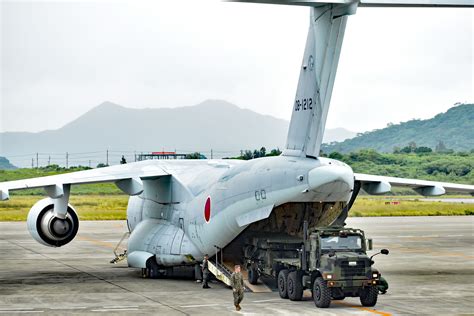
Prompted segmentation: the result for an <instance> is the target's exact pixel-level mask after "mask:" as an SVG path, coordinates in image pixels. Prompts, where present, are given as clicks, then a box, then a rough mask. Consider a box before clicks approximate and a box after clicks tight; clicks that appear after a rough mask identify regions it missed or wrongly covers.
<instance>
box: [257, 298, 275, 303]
mask: <svg viewBox="0 0 474 316" xmlns="http://www.w3.org/2000/svg"><path fill="white" fill-rule="evenodd" d="M273 301H281V298H273V299H270V300H259V301H252V303H265V302H273Z"/></svg>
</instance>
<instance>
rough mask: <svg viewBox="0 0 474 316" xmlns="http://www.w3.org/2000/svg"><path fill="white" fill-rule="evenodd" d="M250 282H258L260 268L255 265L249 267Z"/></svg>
mask: <svg viewBox="0 0 474 316" xmlns="http://www.w3.org/2000/svg"><path fill="white" fill-rule="evenodd" d="M248 272H249V283H250V284H253V285H255V284H257V283H258V270H257V269H256V268H255V267H252V266H251V267H250V268H249V271H248Z"/></svg>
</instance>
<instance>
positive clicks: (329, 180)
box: [308, 165, 354, 200]
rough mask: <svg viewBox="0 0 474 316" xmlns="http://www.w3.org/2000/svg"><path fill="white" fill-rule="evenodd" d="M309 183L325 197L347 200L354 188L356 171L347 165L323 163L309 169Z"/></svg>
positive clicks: (312, 189)
mask: <svg viewBox="0 0 474 316" xmlns="http://www.w3.org/2000/svg"><path fill="white" fill-rule="evenodd" d="M308 185H309V189H310V190H311V191H314V192H316V193H319V194H320V195H321V196H322V197H324V198H332V199H334V200H345V199H346V197H347V196H350V193H351V192H352V189H353V188H354V172H353V171H352V169H351V168H350V167H349V166H347V165H323V166H320V167H316V168H314V169H312V170H310V171H309V173H308Z"/></svg>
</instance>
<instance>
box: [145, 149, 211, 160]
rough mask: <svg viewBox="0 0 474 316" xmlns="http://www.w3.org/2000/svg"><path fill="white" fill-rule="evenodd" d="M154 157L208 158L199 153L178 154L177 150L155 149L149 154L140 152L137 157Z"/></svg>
mask: <svg viewBox="0 0 474 316" xmlns="http://www.w3.org/2000/svg"><path fill="white" fill-rule="evenodd" d="M152 159H206V157H205V156H204V155H201V154H199V153H193V154H177V153H176V152H175V151H154V152H152V153H149V154H139V155H138V157H137V160H138V161H143V160H152Z"/></svg>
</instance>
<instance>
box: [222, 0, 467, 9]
mask: <svg viewBox="0 0 474 316" xmlns="http://www.w3.org/2000/svg"><path fill="white" fill-rule="evenodd" d="M229 1H231V2H250V3H268V4H286V5H302V6H311V7H318V6H323V5H326V4H334V5H349V4H353V3H356V4H357V5H358V6H361V7H447V8H449V7H473V6H474V2H473V0H229Z"/></svg>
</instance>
